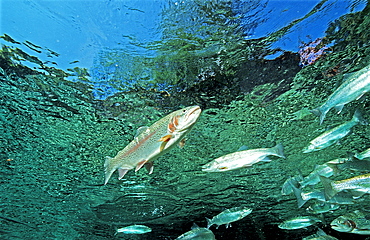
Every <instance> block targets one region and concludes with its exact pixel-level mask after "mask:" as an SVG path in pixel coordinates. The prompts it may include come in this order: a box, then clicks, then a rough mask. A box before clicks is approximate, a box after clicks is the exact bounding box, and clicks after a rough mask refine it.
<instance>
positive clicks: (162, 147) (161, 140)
mask: <svg viewBox="0 0 370 240" xmlns="http://www.w3.org/2000/svg"><path fill="white" fill-rule="evenodd" d="M171 138H172V135H171V134H168V135H166V136H163V137H161V138H160V139H159V140H158V141H159V142H162V144H161V146H160V148H159V150H160V151H162V150H163V149H164V148H165V147H166V144H167V143H168V141H170V139H171Z"/></svg>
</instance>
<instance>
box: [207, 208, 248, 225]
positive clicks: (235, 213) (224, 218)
mask: <svg viewBox="0 0 370 240" xmlns="http://www.w3.org/2000/svg"><path fill="white" fill-rule="evenodd" d="M251 212H252V209H250V208H242V207H234V208H230V209H227V210H225V211H223V212H222V213H220V214H218V215H217V216H215V217H213V218H212V219H209V218H206V219H207V228H210V227H211V226H212V225H217V227H216V228H218V227H219V226H221V225H222V224H226V228H228V227H229V226H231V224H230V223H232V222H235V221H238V220H240V219H242V218H244V217H246V216H247V215H249V214H250V213H251Z"/></svg>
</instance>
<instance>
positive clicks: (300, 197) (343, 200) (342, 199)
mask: <svg viewBox="0 0 370 240" xmlns="http://www.w3.org/2000/svg"><path fill="white" fill-rule="evenodd" d="M291 188H292V190H293V193H294V195H295V196H296V198H297V203H298V208H300V207H302V206H303V205H304V204H305V203H306V202H307V201H309V200H311V199H317V200H319V201H321V202H327V203H333V204H353V203H354V199H353V198H352V194H350V193H345V192H341V193H338V194H337V195H335V196H334V197H333V198H331V199H329V200H327V199H326V198H325V192H324V191H323V190H314V191H310V192H302V190H301V189H299V188H296V187H295V186H291Z"/></svg>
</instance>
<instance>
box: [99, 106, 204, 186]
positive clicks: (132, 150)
mask: <svg viewBox="0 0 370 240" xmlns="http://www.w3.org/2000/svg"><path fill="white" fill-rule="evenodd" d="M200 113H201V109H200V107H199V106H191V107H187V108H184V109H181V110H177V111H175V112H172V113H170V114H168V115H167V116H165V117H164V118H162V119H160V120H159V121H157V122H155V123H154V124H153V125H151V126H150V127H141V128H139V129H138V134H137V136H136V137H135V138H134V140H133V141H132V142H130V143H129V144H128V145H127V146H126V147H125V148H124V149H123V150H121V151H119V152H118V153H117V155H116V156H115V157H114V158H111V157H107V158H106V161H105V164H104V168H105V182H104V184H107V183H108V181H109V178H110V177H111V176H112V174H113V172H114V171H116V169H118V174H119V177H118V179H122V178H123V177H124V175H125V174H126V173H127V172H128V171H129V170H131V169H134V168H135V172H137V171H138V170H139V169H140V168H141V167H142V166H145V167H146V169H147V170H148V172H149V174H151V173H152V172H153V161H154V160H155V159H157V158H158V157H160V156H161V155H163V154H165V153H166V152H168V151H169V150H170V149H171V148H172V147H173V146H175V145H177V144H180V146H181V145H183V144H184V141H185V138H184V137H185V136H186V134H188V133H189V132H190V130H191V129H192V128H193V126H194V124H195V123H196V121H197V120H198V117H199V116H200Z"/></svg>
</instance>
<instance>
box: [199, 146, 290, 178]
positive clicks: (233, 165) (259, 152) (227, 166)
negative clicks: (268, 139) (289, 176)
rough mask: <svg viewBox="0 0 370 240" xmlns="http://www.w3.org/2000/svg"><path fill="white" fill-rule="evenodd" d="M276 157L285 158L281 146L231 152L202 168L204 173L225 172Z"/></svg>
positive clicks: (268, 160)
mask: <svg viewBox="0 0 370 240" xmlns="http://www.w3.org/2000/svg"><path fill="white" fill-rule="evenodd" d="M270 155H273V156H277V157H281V158H285V156H284V148H283V145H282V144H280V143H279V144H277V145H276V146H275V147H272V148H257V149H249V150H243V151H238V152H233V153H230V154H227V155H224V156H222V157H219V158H216V159H215V160H213V161H211V162H209V163H207V164H205V165H203V166H202V171H204V172H225V171H230V170H235V169H239V168H244V167H250V166H252V165H253V164H255V163H258V162H260V161H263V162H270V161H271V160H270V159H269V158H268V157H267V156H270Z"/></svg>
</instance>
